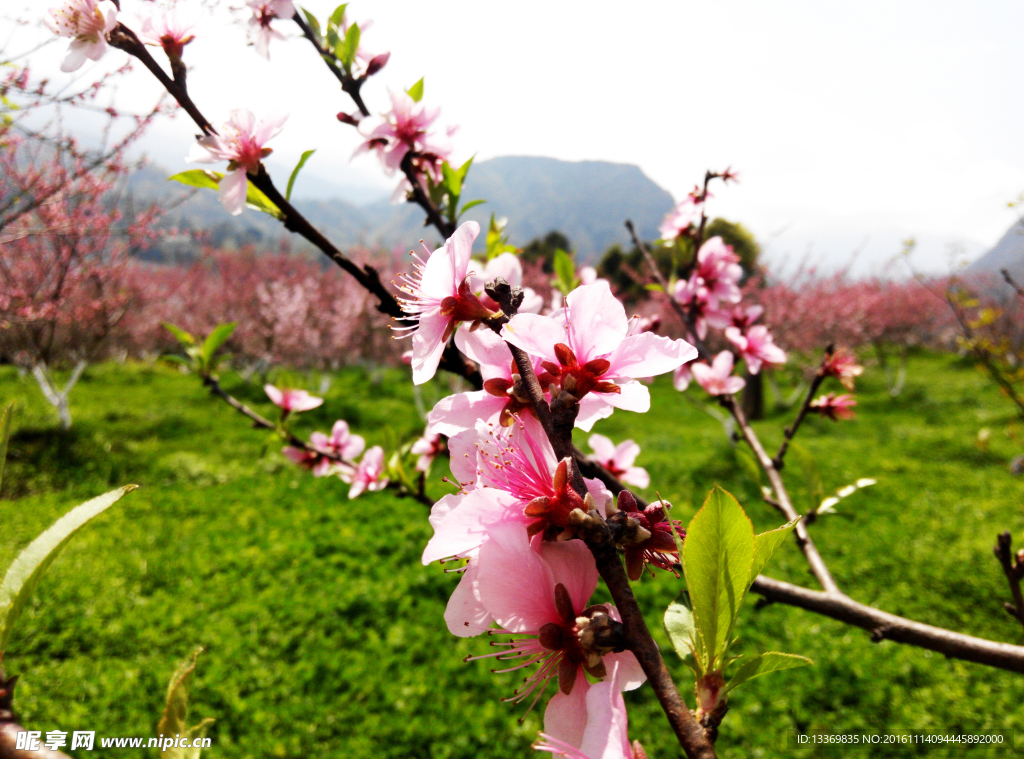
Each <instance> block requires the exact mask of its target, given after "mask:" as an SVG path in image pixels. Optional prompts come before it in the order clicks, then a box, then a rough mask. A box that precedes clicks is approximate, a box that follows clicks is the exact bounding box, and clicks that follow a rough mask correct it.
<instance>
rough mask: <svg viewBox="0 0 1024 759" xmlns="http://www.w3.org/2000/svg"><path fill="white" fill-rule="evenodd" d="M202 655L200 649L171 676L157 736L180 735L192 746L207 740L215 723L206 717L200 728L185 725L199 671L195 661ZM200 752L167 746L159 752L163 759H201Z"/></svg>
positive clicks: (193, 749)
mask: <svg viewBox="0 0 1024 759" xmlns="http://www.w3.org/2000/svg"><path fill="white" fill-rule="evenodd" d="M202 652H203V647H202V646H199V647H197V648H196V649H195V650H194V651H193V652H192V655H191V656H190V657H189V658H188V659H186V660H185V661H183V662H182V663H181V666H179V667H178V669H177V671H176V672H175V673H174V675H173V676H172V677H171V682H170V683H169V684H168V686H167V701H166V703H165V705H164V711H163V714H161V715H160V722H159V723H158V724H157V727H156V729H157V733H158V734H160V735H164V736H172V735H173V736H177V735H181V736H182V737H183V738H187V739H188V741H189V743H190V744H191V743H193V742H194V741H195V739H196V738H203V737H205V736H206V731H207V730H208V729H209V727H210V725H212V724H213V723H214V720H213V719H211V718H207V719H204V720H203V721H202V722H200V723H199V724H198V725H193V726H192V727H187V726H186V722H185V720H186V719H187V718H188V686H189V684H190V683H191V680H192V674H193V672H195V669H196V658H197V657H198V656H199V654H201V653H202ZM199 752H200V749H199V748H191V747H190V748H177V747H175V746H168V747H167V748H165V749H163V750H162V751H161V752H160V756H161V757H162V759H199Z"/></svg>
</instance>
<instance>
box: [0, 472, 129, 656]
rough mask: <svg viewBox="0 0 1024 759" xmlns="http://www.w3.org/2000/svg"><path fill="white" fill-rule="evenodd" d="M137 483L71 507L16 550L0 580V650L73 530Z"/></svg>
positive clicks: (76, 530)
mask: <svg viewBox="0 0 1024 759" xmlns="http://www.w3.org/2000/svg"><path fill="white" fill-rule="evenodd" d="M137 487H138V485H125V486H124V487H122V488H118V489H117V490H112V491H111V492H109V493H106V494H104V495H101V496H99V497H98V498H93V499H92V500H91V501H86V502H85V503H83V504H81V505H80V506H76V507H75V508H73V509H71V511H69V512H68V513H67V514H65V515H64V516H62V517H61V518H60V519H58V520H57V521H56V522H54V523H53V525H52V526H51V527H50V528H49V529H47V530H45V531H44V532H43V533H42V534H41V535H40V536H39V537H37V538H36V539H35V540H33V541H32V542H31V543H29V544H28V546H27V547H26V548H25V550H24V551H22V552H21V553H20V554H18V558H16V559H15V560H14V562H13V563H12V564H11V566H10V567H8V568H7V574H5V575H4V579H3V581H2V582H0V653H3V651H4V649H5V648H6V647H7V641H8V639H9V638H10V635H11V629H12V628H13V627H14V623H15V622H17V621H18V617H19V616H21V612H22V611H23V610H24V609H25V604H26V603H28V599H29V597H30V596H31V595H32V592H33V591H34V590H35V589H36V586H38V585H39V581H40V580H41V579H42V577H43V574H44V573H45V572H46V570H47V569H48V568H49V566H50V564H52V563H53V561H54V559H56V558H57V556H59V555H60V552H61V551H63V550H64V546H66V545H67V544H68V542H69V541H70V540H71V538H73V537H74V535H75V533H76V532H78V531H79V530H80V529H81V528H82V527H84V526H85V524H86V523H87V522H88V521H89V520H90V519H92V518H93V517H95V516H97V515H99V514H102V513H103V512H104V511H106V510H107V509H108V508H110V507H111V506H113V505H114V504H115V503H117V502H118V501H119V500H121V497H122V496H123V495H124V494H125V493H130V492H131V491H133V490H135V489H136V488H137Z"/></svg>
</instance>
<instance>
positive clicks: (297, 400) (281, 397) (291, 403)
mask: <svg viewBox="0 0 1024 759" xmlns="http://www.w3.org/2000/svg"><path fill="white" fill-rule="evenodd" d="M263 390H264V391H265V392H266V394H267V396H268V397H269V398H270V400H271V401H272V402H273V403H274V405H275V406H280V407H281V408H282V409H284V410H285V412H288V413H290V412H293V411H294V412H295V413H298V412H300V411H309V410H310V409H314V408H316V407H317V406H319V405H321V404H322V403H323V402H324V399H323V398H317V397H315V396H312V395H310V394H309V393H307V392H306V391H305V390H291V389H285V390H279V389H278V388H276V387H274V386H273V385H264V386H263Z"/></svg>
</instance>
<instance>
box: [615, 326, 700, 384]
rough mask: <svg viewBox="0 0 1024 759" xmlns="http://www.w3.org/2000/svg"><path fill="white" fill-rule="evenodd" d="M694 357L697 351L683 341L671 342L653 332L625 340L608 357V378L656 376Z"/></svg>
mask: <svg viewBox="0 0 1024 759" xmlns="http://www.w3.org/2000/svg"><path fill="white" fill-rule="evenodd" d="M695 358H697V349H696V348H694V347H693V346H692V345H690V344H689V343H688V342H686V341H685V340H672V339H670V338H668V337H664V336H662V335H655V334H654V333H653V332H642V333H641V334H639V335H633V336H631V337H627V338H626V339H625V340H623V341H622V343H621V344H620V345H619V346H618V347H617V348H616V349H615V351H614V352H613V353H612V354H611V355H610V356H608V361H609V362H611V368H610V369H609V370H608V374H609V376H617V377H655V376H657V375H659V374H665V373H666V372H671V371H672V370H674V369H676V368H677V367H679V366H682V365H683V364H685V363H686V362H687V361H692V360H693V359H695Z"/></svg>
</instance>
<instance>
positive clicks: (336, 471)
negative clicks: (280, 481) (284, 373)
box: [263, 385, 388, 498]
mask: <svg viewBox="0 0 1024 759" xmlns="http://www.w3.org/2000/svg"><path fill="white" fill-rule="evenodd" d="M263 389H264V391H265V392H266V393H267V397H269V398H270V400H271V401H273V403H274V405H276V406H278V407H279V408H280V409H281V419H282V421H283V420H284V419H285V418H287V417H288V415H289V414H293V413H300V412H302V411H309V410H311V409H315V408H318V407H319V406H321V405H322V404H323V402H324V399H323V398H317V397H316V396H312V395H310V394H309V393H308V392H306V391H305V390H291V389H283V390H282V389H280V388H277V387H275V386H274V385H265V386H264V387H263ZM365 448H366V441H365V440H364V439H363V438H362V437H361V436H360V435H353V434H352V433H351V432H349V428H348V423H347V422H346V421H344V420H343V419H339V420H338V421H336V422H335V423H334V427H332V428H331V434H330V435H325V434H324V433H322V432H314V433H313V434H312V435H310V437H309V444H308V445H306V446H305V447H301V448H300V447H298V446H295V445H289V446H287V447H285V449H284V450H283V451H282V453H284V455H285V456H286V457H287V458H288V459H290V460H291V461H293V462H295V463H296V464H298V465H299V466H301V467H303V468H304V469H308V470H310V471H311V472H312V473H313V476H314V477H328V476H336V477H338V478H340V479H341V481H342V482H346V483H349V484H350V485H351V486H352V487H351V488H350V489H349V491H348V497H349V498H356V497H357V496H359V495H360V494H362V493H363V492H364V491H370V492H372V491H375V490H382V489H383V488H385V487H387V485H388V477H387V473H386V469H385V466H384V449H383V448H381V447H380V446H379V445H375V446H374V447H373V448H371V449H370V450H368V451H366V453H365V454H363V458H362V459H361V460H360V461H359V462H358V463H356V459H357V458H358V457H359V454H361V453H363V450H364V449H365Z"/></svg>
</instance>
